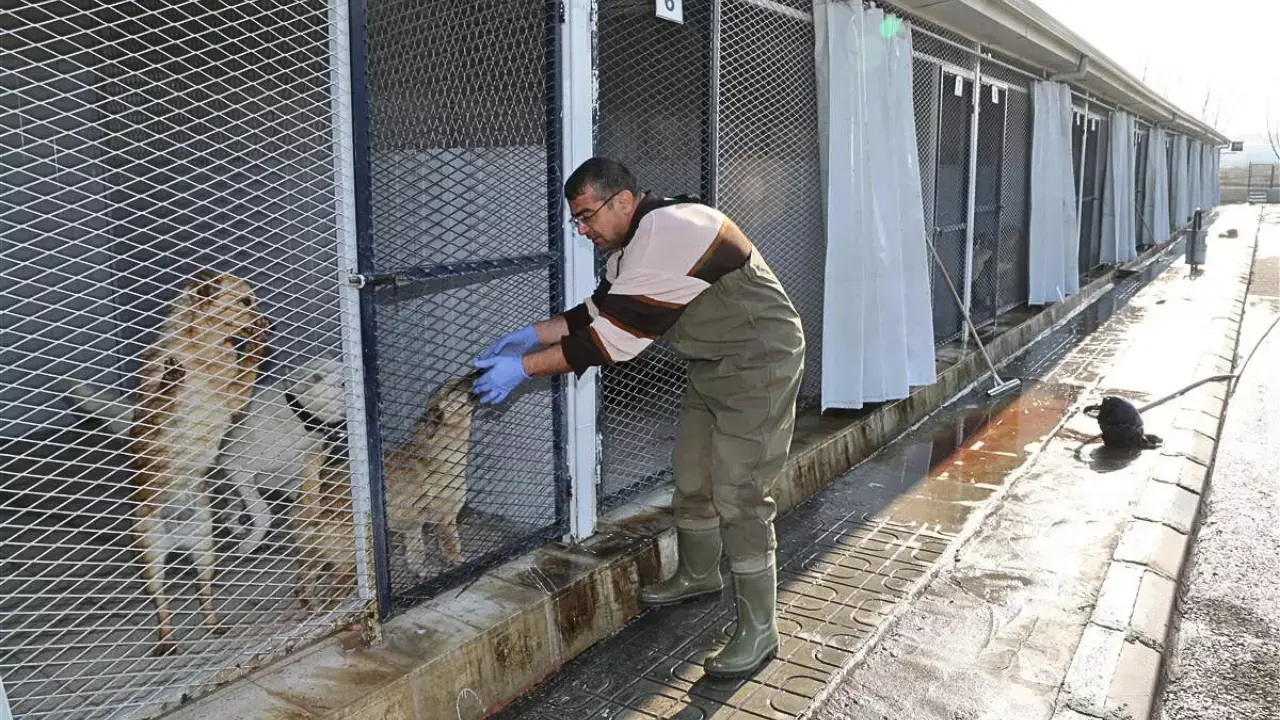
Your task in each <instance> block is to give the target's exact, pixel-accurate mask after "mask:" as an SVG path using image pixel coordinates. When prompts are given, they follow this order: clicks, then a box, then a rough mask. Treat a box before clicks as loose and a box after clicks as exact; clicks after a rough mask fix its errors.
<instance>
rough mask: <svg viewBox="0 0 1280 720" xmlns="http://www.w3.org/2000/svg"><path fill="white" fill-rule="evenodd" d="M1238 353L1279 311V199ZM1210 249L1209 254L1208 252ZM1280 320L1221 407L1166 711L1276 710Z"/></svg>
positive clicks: (1197, 719) (1253, 716) (1213, 714)
mask: <svg viewBox="0 0 1280 720" xmlns="http://www.w3.org/2000/svg"><path fill="white" fill-rule="evenodd" d="M1265 219H1266V221H1265V224H1264V225H1263V228H1262V231H1261V232H1260V233H1259V236H1258V249H1257V255H1256V257H1255V259H1254V265H1253V273H1254V275H1253V281H1252V284H1251V285H1250V288H1249V296H1248V300H1247V304H1246V306H1245V316H1244V323H1243V325H1242V326H1241V330H1240V348H1239V353H1240V356H1241V361H1242V362H1243V359H1244V357H1245V356H1247V355H1248V354H1249V353H1250V352H1251V351H1252V349H1253V348H1254V346H1255V345H1256V344H1257V343H1258V341H1259V339H1260V338H1261V337H1262V335H1263V333H1264V332H1266V331H1267V328H1268V327H1269V326H1271V324H1272V323H1273V322H1275V320H1276V318H1277V317H1280V208H1277V207H1275V206H1271V207H1269V208H1267V209H1266V215H1265ZM1212 259H1213V258H1212V257H1210V258H1209V261H1210V262H1212ZM1277 367H1280V330H1277V331H1275V332H1272V333H1271V335H1269V336H1268V337H1267V339H1266V341H1265V342H1264V343H1263V344H1262V345H1261V346H1259V349H1258V352H1257V354H1256V356H1255V357H1254V358H1253V360H1252V361H1251V362H1250V364H1249V366H1248V367H1247V368H1246V369H1245V372H1244V375H1243V376H1242V377H1241V379H1240V382H1239V385H1238V386H1237V389H1236V392H1235V394H1234V395H1233V396H1232V398H1231V401H1230V404H1229V406H1228V410H1227V417H1226V423H1225V426H1224V429H1223V434H1222V441H1221V444H1220V445H1219V446H1218V455H1217V459H1216V461H1215V465H1214V468H1213V472H1212V479H1211V484H1210V490H1209V495H1208V506H1207V508H1206V510H1205V519H1204V521H1203V524H1202V526H1201V529H1200V533H1199V538H1198V541H1197V543H1196V545H1195V549H1194V552H1193V555H1192V562H1191V564H1190V565H1189V569H1188V578H1189V579H1188V582H1187V585H1186V587H1185V590H1184V593H1185V594H1184V596H1183V598H1182V602H1181V615H1182V618H1181V623H1180V626H1179V629H1178V640H1177V645H1176V650H1175V651H1174V654H1173V657H1172V658H1171V659H1170V660H1169V667H1168V680H1167V685H1166V690H1165V694H1164V702H1163V707H1162V717H1163V718H1164V720H1270V719H1274V718H1280V459H1277V456H1276V449H1277V447H1280V416H1278V415H1277V414H1276V412H1275V408H1276V407H1277V406H1280V379H1277V376H1276V375H1275V374H1274V373H1275V368H1277Z"/></svg>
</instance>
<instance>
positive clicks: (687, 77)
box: [596, 0, 825, 509]
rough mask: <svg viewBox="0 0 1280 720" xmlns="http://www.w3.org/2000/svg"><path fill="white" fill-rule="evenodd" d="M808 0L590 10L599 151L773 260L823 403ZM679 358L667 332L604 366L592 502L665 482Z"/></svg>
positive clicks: (805, 398)
mask: <svg viewBox="0 0 1280 720" xmlns="http://www.w3.org/2000/svg"><path fill="white" fill-rule="evenodd" d="M808 8H809V3H807V2H791V3H785V4H784V3H752V2H748V1H747V0H722V1H721V2H714V3H713V2H711V1H710V0H707V1H704V2H687V3H685V4H684V22H683V23H682V24H676V23H672V22H668V21H665V20H661V19H658V18H656V17H654V13H653V4H652V3H648V2H640V1H638V0H602V2H601V3H600V4H599V10H598V25H597V40H596V44H597V56H598V61H597V62H598V66H597V68H598V78H599V80H598V82H599V92H598V107H597V125H596V153H597V154H599V155H605V156H609V157H613V158H616V159H618V160H620V161H622V162H623V163H624V164H626V165H627V166H628V167H629V168H630V169H631V170H632V172H634V173H635V174H636V176H637V177H638V178H639V179H640V182H641V183H642V185H643V186H644V187H645V188H646V189H650V190H652V191H653V192H655V193H656V194H659V195H668V196H670V195H678V194H694V195H699V196H700V197H701V198H702V199H703V200H704V201H705V202H709V203H711V204H714V205H716V206H717V207H719V208H721V209H722V210H724V212H725V213H726V214H728V215H729V216H730V217H731V218H733V219H734V220H735V222H737V223H738V225H739V226H740V227H741V228H742V230H743V231H744V232H745V233H746V234H747V236H748V237H749V238H751V240H752V242H753V243H754V244H755V245H756V246H757V247H758V248H759V249H760V252H761V253H762V255H764V257H765V258H766V260H768V261H769V262H770V263H771V265H772V267H773V268H774V271H775V272H776V273H777V274H778V276H779V279H780V280H781V281H782V283H783V285H784V287H786V288H787V290H788V292H789V294H790V295H791V298H792V302H793V303H794V304H795V305H796V308H797V311H798V312H799V313H800V316H801V321H802V322H803V325H804V329H805V334H806V342H807V348H806V370H805V383H804V386H803V388H802V390H801V398H800V405H801V407H808V406H811V405H813V404H815V403H816V402H817V399H818V397H819V383H820V379H821V369H820V368H819V367H818V362H819V358H820V357H821V330H822V298H823V288H822V282H823V272H824V263H825V234H824V227H823V224H822V223H823V219H822V204H821V202H822V195H821V191H820V182H821V179H820V176H819V158H818V128H817V106H816V104H817V86H816V74H815V70H814V65H813V24H812V23H813V21H812V16H811V15H810V12H809V9H808ZM684 384H685V366H684V363H683V361H681V360H680V359H679V358H678V357H676V356H675V354H674V353H673V352H672V351H671V350H670V348H669V347H668V346H667V345H666V344H665V343H662V342H657V343H654V345H653V346H651V347H650V348H649V349H648V350H646V351H645V352H644V353H643V354H641V355H640V357H638V358H636V359H634V360H632V361H630V362H627V363H623V364H620V365H616V366H612V367H609V368H606V369H605V370H604V372H603V373H602V380H601V384H600V388H601V389H600V402H599V413H600V415H599V423H600V427H601V482H602V487H601V492H600V505H601V508H602V509H609V508H611V507H614V506H616V505H618V504H621V503H622V502H625V501H626V500H627V499H629V498H632V497H634V496H635V495H636V494H638V493H641V492H643V491H645V490H648V489H651V488H653V487H656V486H657V485H660V484H662V483H663V482H667V481H669V480H670V478H671V475H670V460H671V451H672V450H673V448H674V446H675V437H676V431H677V428H678V424H679V415H680V401H681V397H682V395H683V392H684Z"/></svg>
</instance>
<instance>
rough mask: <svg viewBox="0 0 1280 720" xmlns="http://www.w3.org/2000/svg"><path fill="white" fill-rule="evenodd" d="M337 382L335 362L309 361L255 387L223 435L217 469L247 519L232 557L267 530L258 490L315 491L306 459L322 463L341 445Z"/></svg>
mask: <svg viewBox="0 0 1280 720" xmlns="http://www.w3.org/2000/svg"><path fill="white" fill-rule="evenodd" d="M342 377H343V365H342V363H341V362H340V361H339V360H337V359H334V358H327V357H317V358H312V359H311V360H308V361H307V362H305V363H303V364H302V365H300V366H298V367H297V368H295V369H293V370H292V371H291V372H289V373H288V374H287V375H286V376H285V377H284V379H283V380H282V381H281V382H278V383H274V384H271V385H267V386H260V387H259V388H258V389H257V390H256V391H255V392H254V394H253V399H252V400H251V401H250V403H249V407H248V409H247V410H246V411H245V416H244V419H243V420H242V421H241V422H239V423H236V424H235V425H234V426H232V427H231V429H230V431H229V432H228V433H227V437H226V443H225V445H224V446H223V450H222V454H221V458H220V460H219V465H220V466H221V467H222V469H223V470H224V471H225V472H226V479H227V480H228V481H229V482H230V483H232V485H233V487H235V489H236V492H238V493H239V494H240V497H241V498H242V499H243V500H244V506H245V512H246V513H247V514H248V515H249V517H250V527H249V529H248V537H246V538H245V539H244V540H242V541H241V542H240V544H239V545H238V546H237V547H236V552H237V553H241V554H248V553H250V552H252V551H253V550H255V549H257V547H258V546H259V545H260V544H261V543H262V541H263V539H264V538H265V537H266V535H267V531H268V530H270V528H271V514H270V512H269V511H268V510H267V504H266V502H265V501H263V499H262V495H261V494H260V493H259V492H258V490H259V488H267V489H271V490H277V491H284V492H288V493H290V494H294V493H300V491H301V490H302V484H303V483H307V484H309V488H310V490H314V489H315V488H317V487H319V485H320V482H321V481H320V478H319V477H318V476H317V474H316V473H318V472H319V469H318V468H317V467H315V466H314V464H309V462H311V461H310V460H309V455H319V456H321V458H324V457H326V456H327V453H328V450H329V448H337V447H339V446H340V445H341V444H342V440H343V437H344V435H343V430H344V428H345V425H346V405H345V403H344V395H345V390H344V388H343V383H342ZM326 446H327V447H326ZM309 473H310V474H309ZM303 500H304V499H303ZM303 500H300V501H303ZM348 524H350V523H349V522H348Z"/></svg>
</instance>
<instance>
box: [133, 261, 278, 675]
mask: <svg viewBox="0 0 1280 720" xmlns="http://www.w3.org/2000/svg"><path fill="white" fill-rule="evenodd" d="M267 333H268V322H267V318H266V316H265V315H263V313H262V312H261V311H260V309H259V306H258V298H257V296H256V295H255V294H254V292H253V288H252V287H250V286H249V284H248V283H247V282H245V281H244V280H242V279H240V278H238V277H236V276H234V275H229V274H225V273H217V272H214V271H210V270H202V271H200V272H198V273H196V274H195V275H194V276H193V277H192V278H191V280H189V281H188V282H187V283H186V285H185V286H183V288H182V290H181V291H180V292H179V294H178V297H177V298H176V299H175V300H174V302H173V304H172V305H171V307H170V309H169V313H168V314H167V315H166V317H165V319H164V322H163V323H162V324H161V326H160V329H159V331H158V332H157V334H156V337H155V339H154V340H153V341H152V342H151V344H150V345H149V346H148V347H147V348H146V350H144V351H143V353H142V356H141V358H140V361H141V362H140V365H139V368H138V390H137V395H136V402H135V406H134V409H133V417H134V420H135V422H134V423H133V424H132V425H131V426H130V427H129V433H128V435H129V438H130V440H131V443H130V446H129V450H130V453H131V454H132V456H133V457H132V465H133V474H132V476H131V482H132V485H133V500H134V535H135V538H136V543H137V547H138V549H139V551H140V554H141V560H142V577H143V581H144V583H145V585H146V589H147V592H148V593H149V594H150V595H151V597H152V600H153V601H154V602H155V607H156V619H157V622H158V628H157V642H156V644H155V646H154V648H153V653H154V654H156V655H167V654H169V653H171V652H172V651H173V650H174V649H175V648H176V645H175V643H174V642H173V640H172V637H171V636H172V634H173V625H172V613H171V612H170V610H169V600H168V598H167V597H166V596H165V594H164V587H163V585H164V568H165V562H166V560H167V558H168V555H169V553H170V552H173V551H175V550H186V551H189V552H190V553H191V554H192V557H193V559H194V561H195V565H196V567H197V571H198V578H199V582H200V590H199V593H200V611H201V615H202V616H203V620H204V623H205V625H206V626H208V627H209V628H210V629H211V631H212V632H214V633H215V634H222V633H223V632H225V630H226V628H224V627H222V625H221V623H220V621H219V619H218V615H217V612H216V611H215V609H214V607H213V579H214V572H215V558H214V537H213V513H212V509H211V507H210V502H209V497H208V495H207V493H206V490H205V475H206V474H207V473H208V472H209V471H210V470H212V469H213V468H214V466H215V464H216V462H217V459H218V451H219V447H220V445H221V443H222V439H223V436H225V435H226V433H227V430H228V429H229V428H230V427H231V425H232V423H233V422H234V421H235V420H236V419H237V416H238V415H239V414H240V413H241V412H242V411H243V410H244V408H245V406H246V405H247V404H248V403H249V399H250V397H251V395H252V392H253V385H254V382H255V381H256V380H257V377H258V368H259V365H260V364H261V363H262V356H263V352H264V350H265V349H266V345H267Z"/></svg>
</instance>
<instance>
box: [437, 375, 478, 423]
mask: <svg viewBox="0 0 1280 720" xmlns="http://www.w3.org/2000/svg"><path fill="white" fill-rule="evenodd" d="M476 376H477V373H471V374H470V375H464V376H463V377H459V378H454V379H452V380H449V381H448V382H446V383H444V384H443V385H441V386H440V387H438V388H436V390H435V392H433V393H431V398H430V399H429V400H428V402H427V413H426V415H427V423H428V424H429V425H430V426H431V430H432V432H433V433H436V432H439V431H440V430H441V429H444V428H449V429H453V430H459V431H462V430H469V429H470V428H471V411H472V409H473V408H474V407H475V399H474V397H473V396H472V394H471V383H472V382H473V381H474V380H475V378H476Z"/></svg>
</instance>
